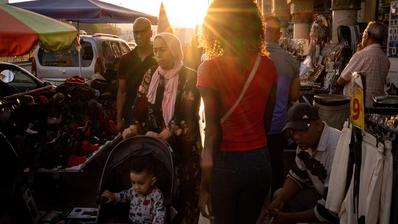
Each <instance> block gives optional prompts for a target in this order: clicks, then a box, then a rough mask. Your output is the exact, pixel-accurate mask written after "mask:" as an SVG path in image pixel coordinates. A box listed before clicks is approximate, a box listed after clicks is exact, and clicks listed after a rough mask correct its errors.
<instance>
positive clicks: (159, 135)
mask: <svg viewBox="0 0 398 224" xmlns="http://www.w3.org/2000/svg"><path fill="white" fill-rule="evenodd" d="M145 135H146V136H150V137H154V138H160V139H162V140H164V141H167V140H168V139H169V138H170V137H171V132H170V130H169V129H168V128H165V129H163V130H162V131H161V132H160V133H157V132H154V131H148V132H147V133H146V134H145Z"/></svg>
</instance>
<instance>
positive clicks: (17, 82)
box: [0, 67, 39, 93]
mask: <svg viewBox="0 0 398 224" xmlns="http://www.w3.org/2000/svg"><path fill="white" fill-rule="evenodd" d="M7 69H8V70H10V71H11V72H12V73H14V80H12V81H11V82H9V83H8V85H9V86H11V87H12V88H13V89H14V93H19V92H24V91H28V90H32V89H36V88H38V87H39V84H38V83H37V82H36V81H35V80H34V79H33V78H32V77H30V76H29V75H28V74H26V73H25V72H23V71H22V70H19V69H17V68H13V67H8V68H7ZM0 70H1V69H0Z"/></svg>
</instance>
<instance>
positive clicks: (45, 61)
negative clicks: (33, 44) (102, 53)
mask: <svg viewBox="0 0 398 224" xmlns="http://www.w3.org/2000/svg"><path fill="white" fill-rule="evenodd" d="M81 57H82V67H88V66H90V64H91V63H92V61H93V58H94V53H93V47H92V45H91V44H90V42H87V41H82V42H81ZM38 58H39V63H40V64H41V65H42V66H54V67H79V60H78V52H77V50H76V47H75V45H73V46H72V47H71V48H70V49H68V50H63V51H57V52H52V51H48V50H46V49H43V48H40V49H39V52H38Z"/></svg>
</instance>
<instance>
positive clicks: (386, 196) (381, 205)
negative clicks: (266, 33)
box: [330, 132, 392, 224]
mask: <svg viewBox="0 0 398 224" xmlns="http://www.w3.org/2000/svg"><path fill="white" fill-rule="evenodd" d="M386 144H387V146H385V144H383V143H382V142H379V141H378V140H377V139H376V138H375V137H374V136H372V135H371V134H369V133H367V132H364V136H363V142H362V161H361V162H362V165H361V174H360V186H359V203H358V214H355V211H354V203H353V202H354V201H353V196H354V178H352V179H351V184H350V187H349V190H348V193H347V195H346V197H345V199H344V201H343V203H342V206H341V210H340V214H339V216H340V223H342V224H343V223H347V224H356V223H359V222H358V219H357V217H363V218H362V219H361V220H363V221H364V222H363V223H366V224H377V223H380V224H388V223H389V218H390V205H391V193H392V155H391V146H389V145H388V143H387V142H386ZM331 187H332V186H330V188H331Z"/></svg>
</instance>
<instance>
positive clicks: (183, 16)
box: [164, 0, 208, 28]
mask: <svg viewBox="0 0 398 224" xmlns="http://www.w3.org/2000/svg"><path fill="white" fill-rule="evenodd" d="M164 6H165V9H166V13H167V16H168V17H169V21H170V23H171V25H172V26H173V27H187V28H194V27H195V26H196V25H198V24H201V23H202V20H203V17H204V16H205V14H206V10H207V6H208V1H207V0H174V1H170V0H169V1H164Z"/></svg>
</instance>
